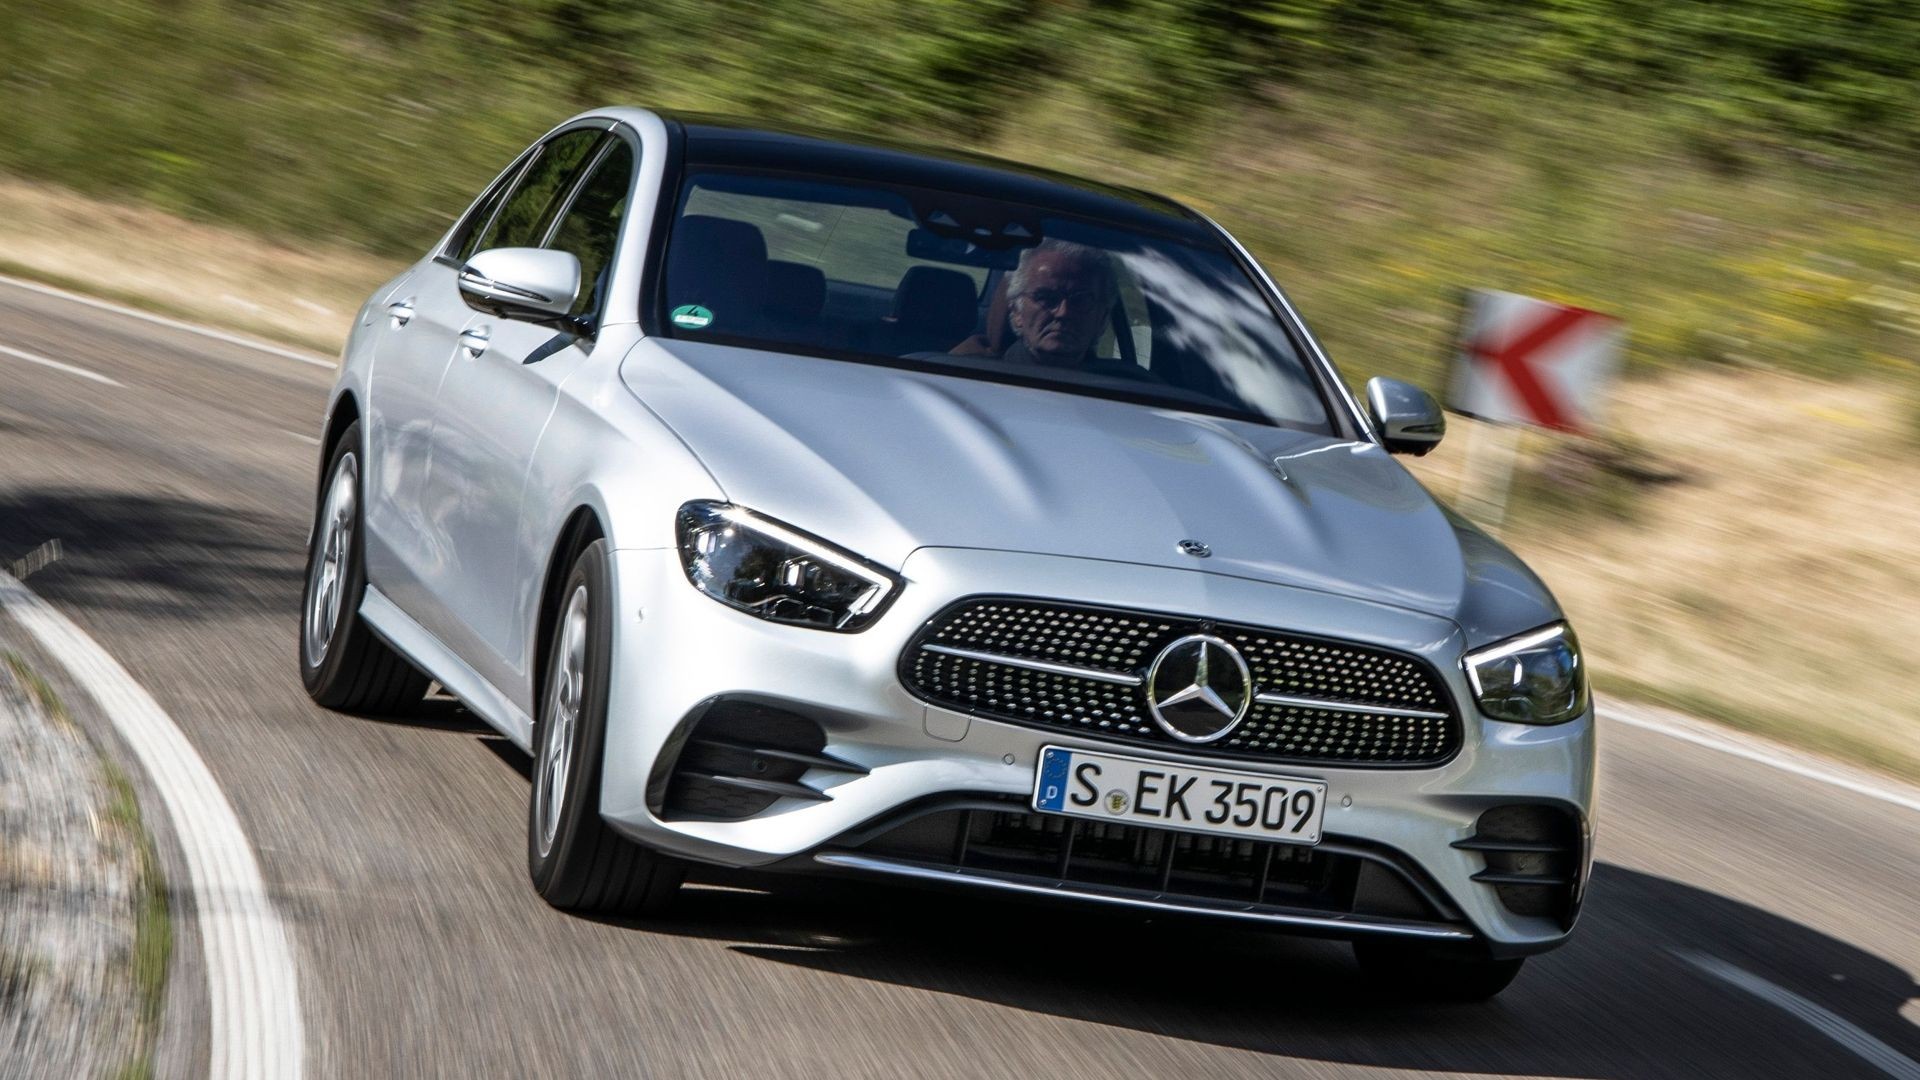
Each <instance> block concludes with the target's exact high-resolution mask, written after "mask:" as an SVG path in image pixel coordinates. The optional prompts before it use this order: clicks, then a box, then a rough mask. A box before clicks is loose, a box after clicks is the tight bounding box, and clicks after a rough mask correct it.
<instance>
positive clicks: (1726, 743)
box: [1600, 701, 1920, 813]
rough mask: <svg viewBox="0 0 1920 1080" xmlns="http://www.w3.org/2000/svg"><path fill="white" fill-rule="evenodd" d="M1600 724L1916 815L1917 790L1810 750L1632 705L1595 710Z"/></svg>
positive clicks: (1919, 797)
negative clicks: (1724, 756)
mask: <svg viewBox="0 0 1920 1080" xmlns="http://www.w3.org/2000/svg"><path fill="white" fill-rule="evenodd" d="M1600 718H1601V719H1602V720H1605V721H1609V722H1612V723H1619V724H1626V725H1628V726H1629V727H1637V728H1640V729H1642V730H1645V731H1651V732H1654V733H1655V734H1659V735H1665V736H1667V737H1668V738H1670V739H1679V740H1680V741H1682V742H1690V743H1692V744H1694V745H1695V746H1704V747H1706V748H1707V749H1709V750H1718V751H1720V752H1721V753H1723V754H1731V755H1732V756H1734V757H1737V758H1744V759H1746V760H1748V761H1752V762H1757V763H1758V764H1761V765H1766V766H1769V767H1770V768H1775V769H1778V770H1780V771H1781V772H1784V773H1791V774H1793V775H1794V776H1798V777H1800V778H1802V779H1805V780H1813V781H1816V782H1818V783H1822V784H1826V785H1828V786H1830V787H1837V788H1840V789H1842V790H1845V791H1851V792H1853V793H1854V794H1856V795H1865V796H1866V797H1868V798H1870V799H1878V800H1879V801H1881V802H1884V803H1890V804H1892V805H1894V806H1898V807H1902V808H1904V809H1907V810H1912V811H1915V812H1917V813H1920V788H1912V787H1907V786H1905V785H1902V784H1900V783H1899V782H1898V781H1896V780H1893V779H1891V778H1887V777H1881V776H1877V775H1875V774H1873V773H1869V772H1867V771H1866V770H1864V769H1856V768H1853V767H1851V766H1848V765H1843V764H1841V763H1839V762H1837V761H1832V760H1830V759H1827V758H1824V757H1822V756H1820V755H1818V754H1816V753H1814V752H1813V751H1811V750H1798V749H1794V748H1790V747H1788V746H1786V745H1784V744H1780V743H1774V742H1771V741H1767V740H1762V739H1759V738H1757V737H1755V736H1752V735H1747V734H1745V733H1739V732H1735V731H1734V730H1733V729H1731V728H1724V727H1721V726H1719V725H1717V724H1709V723H1708V722H1707V721H1705V720H1701V719H1698V718H1696V717H1692V716H1685V715H1682V714H1680V713H1676V712H1672V711H1670V710H1667V709H1656V708H1654V707H1652V706H1649V705H1641V704H1637V703H1633V704H1629V703H1627V702H1620V701H1608V702H1605V703H1603V704H1602V705H1601V706H1600ZM1795 755H1799V756H1802V757H1805V758H1807V759H1809V762H1812V763H1803V762H1801V761H1798V760H1795Z"/></svg>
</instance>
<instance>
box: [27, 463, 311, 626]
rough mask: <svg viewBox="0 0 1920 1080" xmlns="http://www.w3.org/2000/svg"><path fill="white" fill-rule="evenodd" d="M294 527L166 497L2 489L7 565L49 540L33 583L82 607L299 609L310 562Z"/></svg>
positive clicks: (206, 611)
mask: <svg viewBox="0 0 1920 1080" xmlns="http://www.w3.org/2000/svg"><path fill="white" fill-rule="evenodd" d="M287 533H288V529H287V524H286V522H285V521H275V520H272V519H270V518H266V517H263V516H255V515H251V514H247V513H244V512H239V511H235V510H230V509H225V508H222V507H219V506H215V505H210V504H207V503H202V502H195V501H192V500H190V499H187V498H183V497H176V496H171V495H163V494H129V493H123V492H102V491H92V490H87V489H84V488H80V489H74V488H29V489H25V490H16V489H6V488H0V568H3V567H5V566H6V565H7V564H8V563H10V562H12V561H13V560H16V559H20V558H22V557H24V556H26V555H28V554H29V553H30V552H32V551H34V550H35V549H37V548H39V547H40V546H41V545H43V544H45V543H46V542H47V541H49V540H59V541H60V544H61V548H62V551H63V556H62V558H61V559H60V561H58V562H55V563H52V564H51V565H49V566H47V567H46V568H45V569H42V570H39V571H38V572H37V573H35V574H34V576H33V578H32V584H33V586H34V588H35V589H36V590H37V591H39V592H40V593H41V594H42V595H43V596H47V597H48V598H50V599H56V600H58V601H59V602H61V603H62V604H65V605H69V606H71V607H72V608H75V609H79V610H106V611H114V612H124V613H128V614H135V615H141V616H157V617H161V618H170V619H182V620H186V619H204V618H207V617H209V616H218V617H227V616H231V615H233V614H236V613H244V612H285V613H289V615H290V613H292V612H294V611H296V610H298V608H299V603H300V589H301V585H302V581H301V577H300V570H301V564H302V559H303V552H302V551H301V544H300V538H299V537H289V536H288V535H287Z"/></svg>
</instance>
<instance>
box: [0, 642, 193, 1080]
mask: <svg viewBox="0 0 1920 1080" xmlns="http://www.w3.org/2000/svg"><path fill="white" fill-rule="evenodd" d="M0 663H4V664H5V666H6V668H7V670H8V672H9V673H10V674H11V675H12V677H13V680H14V683H15V685H17V686H19V687H21V688H22V689H24V690H25V691H26V692H27V695H28V697H30V698H31V699H32V700H33V703H34V705H35V706H36V707H37V708H38V709H39V710H40V711H41V712H42V713H44V714H45V715H46V716H48V717H50V718H52V719H53V720H54V721H55V722H56V723H59V724H61V725H63V726H65V727H67V728H70V729H72V730H74V731H75V732H77V733H78V734H79V735H80V737H81V738H82V739H87V741H88V742H89V743H91V740H90V739H88V738H87V736H86V733H85V731H84V730H83V729H81V728H80V727H79V726H78V725H77V724H76V723H75V722H74V720H73V716H72V714H71V713H69V712H68V711H67V707H66V704H65V703H64V702H63V701H61V700H60V695H59V694H58V693H57V692H56V691H55V690H54V689H53V686H52V685H51V684H49V683H48V682H47V680H46V679H45V678H44V677H42V676H41V675H40V673H39V672H37V671H35V670H34V669H33V667H32V666H31V665H29V664H28V663H27V662H26V660H25V659H24V658H22V657H21V656H20V655H19V654H18V653H15V652H13V651H11V650H7V651H4V652H0ZM93 750H94V753H95V756H96V760H97V761H98V763H99V766H100V771H101V776H102V778H103V779H104V780H105V782H106V787H107V799H106V802H105V804H104V805H102V806H101V807H100V808H99V817H100V822H101V825H102V827H103V829H104V830H105V832H106V834H107V835H110V836H112V837H114V838H115V839H117V840H118V842H120V843H123V844H129V845H132V847H133V849H134V852H135V855H136V860H137V863H138V867H139V870H138V874H139V877H138V881H137V882H136V884H135V891H136V896H135V901H134V944H133V956H132V960H131V969H130V971H129V972H128V973H127V974H128V977H129V978H130V979H131V980H132V983H133V987H134V992H135V995H136V998H137V1000H138V1002H139V1010H140V1014H139V1018H138V1021H139V1025H140V1027H139V1032H138V1034H137V1037H136V1039H135V1044H136V1045H137V1047H138V1049H137V1050H136V1051H135V1053H134V1055H133V1056H132V1058H130V1059H129V1060H128V1061H127V1062H125V1063H124V1064H123V1065H122V1066H121V1067H120V1068H119V1069H118V1070H117V1071H116V1072H115V1074H114V1075H115V1076H116V1077H117V1078H119V1080H150V1078H151V1077H152V1076H153V1048H154V1042H155V1040H156V1039H157V1038H158V1037H159V1031H160V1013H161V1010H162V1008H163V1007H164V1006H165V1003H166V992H167V966H168V964H169V963H170V962H171V960H172V956H173V920H172V916H171V911H170V905H169V903H168V899H167V883H166V875H165V873H164V872H163V871H162V870H161V867H160V857H159V853H158V851H157V850H156V849H155V848H154V844H153V834H151V833H150V832H148V831H147V827H146V822H145V821H144V819H143V818H142V817H141V814H140V803H139V799H138V797H137V796H136V795H135V794H134V789H133V784H132V782H131V781H130V780H128V778H127V775H126V773H125V772H123V771H121V769H120V767H119V766H117V765H115V764H114V763H113V762H112V761H110V760H108V759H107V757H106V756H105V755H104V754H101V753H100V752H99V747H97V746H94V747H93ZM44 966H45V965H44V964H43V963H42V962H40V961H38V960H36V959H34V958H28V957H20V956H9V955H6V954H0V998H8V997H14V996H17V995H18V994H21V993H24V992H25V990H26V988H27V987H28V986H29V985H30V983H31V980H32V979H33V978H34V977H36V975H37V974H38V973H40V972H41V971H42V970H43V969H44Z"/></svg>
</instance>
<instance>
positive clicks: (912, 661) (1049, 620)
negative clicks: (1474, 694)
mask: <svg viewBox="0 0 1920 1080" xmlns="http://www.w3.org/2000/svg"><path fill="white" fill-rule="evenodd" d="M1203 630H1204V632H1207V633H1212V634H1216V635H1218V636H1220V637H1222V638H1225V639H1226V640H1228V641H1231V642H1232V643H1233V644H1234V646H1235V647H1236V648H1238V649H1239V650H1240V652H1241V654H1242V655H1243V656H1245V658H1246V661H1247V666H1248V668H1249V670H1250V671H1251V672H1252V674H1253V680H1254V685H1255V688H1256V689H1257V690H1259V691H1261V692H1266V693H1277V694H1285V695H1289V696H1294V697H1307V698H1315V699H1321V700H1326V701H1329V702H1336V703H1339V704H1355V705H1367V706H1372V707H1374V708H1379V709H1406V710H1412V711H1414V712H1438V713H1444V714H1446V715H1445V716H1444V717H1443V718H1440V717H1423V716H1416V715H1412V714H1411V713H1387V714H1377V713H1371V712H1354V711H1350V710H1346V709H1341V708H1339V707H1338V705H1330V706H1328V707H1324V708H1322V707H1306V706H1295V705H1277V704H1255V705H1254V706H1253V707H1252V709H1250V710H1249V711H1248V713H1247V717H1246V719H1245V720H1243V721H1242V722H1241V723H1240V725H1239V726H1238V727H1236V728H1235V729H1234V730H1233V731H1232V732H1231V733H1229V734H1228V735H1227V736H1226V737H1225V738H1224V739H1221V740H1220V741H1218V742H1214V743H1209V744H1207V745H1206V747H1205V750H1204V752H1205V753H1208V754H1219V755H1223V756H1228V757H1245V758H1252V759H1259V760H1271V761H1303V762H1339V763H1342V764H1355V765H1389V766H1391V765H1399V766H1407V765H1432V764H1438V763H1440V762H1442V761H1445V760H1447V759H1449V758H1451V757H1452V756H1453V754H1454V752H1455V751H1456V750H1458V749H1459V745H1460V725H1459V721H1458V719H1457V717H1456V716H1455V715H1454V711H1453V708H1452V706H1451V703H1450V700H1449V698H1448V696H1447V694H1446V691H1445V688H1444V687H1443V686H1442V684H1441V682H1440V679H1439V676H1438V675H1436V674H1435V673H1434V672H1433V670H1432V669H1431V668H1430V667H1428V666H1427V665H1426V664H1425V663H1423V662H1421V661H1420V660H1417V659H1415V658H1413V657H1410V656H1406V655H1404V654H1401V653H1396V652H1391V651H1388V650H1384V649H1376V648H1371V647H1368V646H1364V645H1354V644H1349V643H1346V642H1333V641H1323V640H1320V639H1317V638H1309V637H1304V636H1300V635H1296V634H1288V633H1284V632H1281V631H1276V630H1266V629H1259V628H1254V627H1244V626H1234V625H1221V624H1205V623H1202V622H1201V621H1200V620H1198V619H1191V618H1181V617H1177V616H1167V615H1156V614H1151V613H1144V612H1129V611H1111V610H1105V609H1100V608H1089V607H1080V606H1076V605H1071V604H1060V603H1052V602H1048V601H1040V600H1023V599H1003V598H986V599H978V600H969V601H963V602H962V603H960V604H958V605H956V606H954V607H952V608H949V609H948V610H947V611H946V612H944V613H942V614H941V615H939V616H936V617H935V618H934V619H933V620H932V621H931V622H930V623H929V624H928V626H927V628H926V629H925V630H923V631H922V632H921V633H920V635H919V637H917V638H916V639H915V640H914V642H913V643H912V644H910V645H909V646H908V647H907V651H906V654H905V656H904V657H903V658H902V664H901V676H902V678H903V679H904V680H905V682H906V684H907V686H908V688H909V689H911V690H913V691H914V692H915V693H917V694H919V695H920V696H921V697H923V698H925V699H927V700H929V701H931V702H934V703H935V704H938V705H942V706H944V707H947V708H951V709H956V710H958V711H961V712H971V713H975V714H978V715H981V716H988V717H992V718H995V719H1000V720H1007V721H1011V722H1013V723H1018V724H1025V725H1028V726H1032V727H1039V728H1050V729H1054V730H1060V731H1078V732H1082V733H1084V734H1088V735H1095V736H1099V737H1103V738H1111V739H1116V740H1119V741H1122V742H1137V743H1143V744H1154V745H1159V746H1182V747H1189V746H1190V744H1185V743H1180V742H1178V741H1177V740H1175V739H1173V738H1172V737H1171V736H1169V735H1167V734H1166V733H1165V732H1163V731H1162V730H1160V727H1159V726H1158V725H1157V724H1155V723H1154V722H1153V717H1152V714H1151V713H1150V712H1149V711H1148V709H1147V703H1146V693H1145V691H1144V689H1142V688H1140V687H1128V686H1123V685H1120V684H1117V683H1111V682H1104V681H1101V680H1097V679H1089V678H1084V677H1080V676H1074V675H1058V674H1053V673H1050V672H1041V671H1033V670H1030V669H1027V668H1021V667H1016V666H1013V665H1010V664H1004V663H994V662H990V661H985V660H977V659H973V658H969V657H960V656H953V655H950V654H946V653H938V652H932V651H929V650H927V649H926V648H924V646H926V645H929V644H938V645H946V646H950V647H953V648H960V649H968V650H972V651H975V652H981V653H992V654H995V655H998V656H1009V657H1019V658H1023V659H1028V660H1041V661H1047V662H1049V663H1054V664H1065V665H1071V666H1074V667H1082V668H1092V669H1097V670H1101V671H1110V672H1115V673H1128V674H1137V675H1144V673H1145V672H1146V669H1147V666H1148V665H1149V664H1151V663H1152V662H1153V658H1154V657H1155V656H1157V655H1159V652H1160V649H1161V648H1162V647H1164V646H1165V645H1166V644H1167V643H1168V642H1170V641H1172V640H1174V639H1175V638H1179V637H1182V636H1184V635H1187V634H1191V633H1197V632H1202V631H1203Z"/></svg>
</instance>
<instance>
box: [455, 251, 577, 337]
mask: <svg viewBox="0 0 1920 1080" xmlns="http://www.w3.org/2000/svg"><path fill="white" fill-rule="evenodd" d="M460 293H461V295H463V296H465V297H466V298H467V303H469V304H472V305H473V306H474V307H477V308H479V309H480V310H482V311H486V312H491V313H492V314H495V315H498V316H500V317H502V318H506V319H525V320H527V321H529V322H536V323H549V322H560V321H563V320H565V319H566V318H567V312H568V311H570V310H572V308H573V301H574V298H575V297H576V296H578V295H579V294H580V260H579V259H577V258H575V257H574V256H573V254H572V253H570V252H565V251H554V250H552V249H550V248H524V247H513V248H494V249H492V250H490V251H483V252H481V253H480V254H478V255H475V256H474V257H473V258H471V259H469V260H467V265H466V266H465V267H463V268H462V269H461V271H460Z"/></svg>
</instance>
